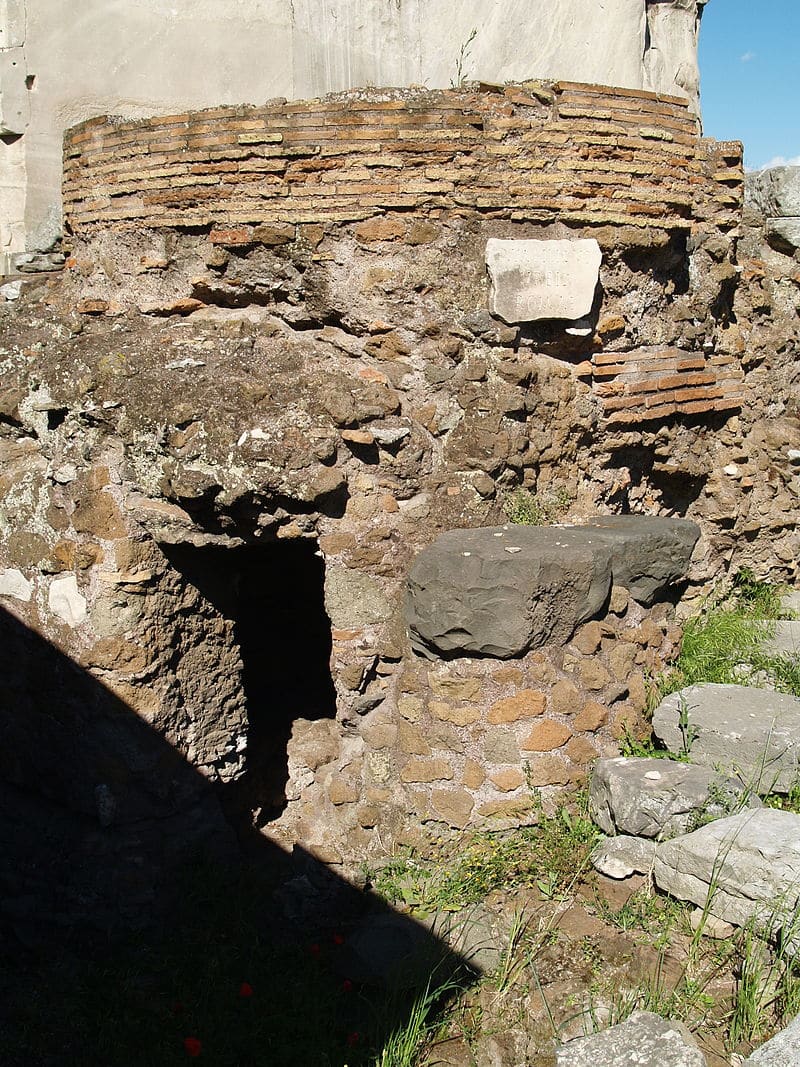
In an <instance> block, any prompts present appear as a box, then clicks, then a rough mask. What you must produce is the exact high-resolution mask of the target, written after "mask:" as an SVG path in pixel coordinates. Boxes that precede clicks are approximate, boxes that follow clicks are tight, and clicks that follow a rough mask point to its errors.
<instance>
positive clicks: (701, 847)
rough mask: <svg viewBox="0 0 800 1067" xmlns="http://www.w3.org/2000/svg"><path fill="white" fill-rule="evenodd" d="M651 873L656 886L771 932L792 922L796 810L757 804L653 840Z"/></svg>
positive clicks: (797, 878) (799, 871) (799, 866)
mask: <svg viewBox="0 0 800 1067" xmlns="http://www.w3.org/2000/svg"><path fill="white" fill-rule="evenodd" d="M653 875H654V878H655V881H656V885H658V886H659V888H660V889H663V890H664V891H665V892H666V893H671V894H672V896H674V897H678V898H679V899H681V900H691V901H692V902H693V903H694V904H697V905H699V906H700V907H704V906H705V905H706V904H707V903H708V909H709V911H710V912H711V913H712V914H713V915H715V916H716V917H717V918H720V919H724V920H725V921H726V922H730V923H734V924H735V925H737V926H744V925H745V924H746V923H747V922H749V921H750V920H751V919H752V920H754V921H755V922H756V924H757V925H758V926H759V928H761V929H763V930H769V931H770V932H771V933H775V932H776V931H777V930H778V929H780V928H781V927H784V926H786V924H787V922H789V923H795V924H796V921H797V920H796V915H795V912H796V909H797V905H798V896H799V895H800V815H795V814H793V813H792V812H789V811H778V810H775V809H772V808H761V809H760V810H758V811H746V812H741V813H740V814H738V815H730V816H728V817H727V818H725V819H717V820H716V822H711V823H708V824H707V825H706V826H701V827H700V829H699V830H695V831H694V832H693V833H691V834H685V835H684V836H683V837H676V838H673V840H672V841H664V842H662V843H661V844H660V845H658V846H657V847H656V854H655V859H654V861H653ZM712 883H713V889H711V888H710V887H711V886H712ZM709 893H711V900H710V901H709ZM793 938H794V932H792V933H790V939H793Z"/></svg>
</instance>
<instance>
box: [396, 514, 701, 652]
mask: <svg viewBox="0 0 800 1067" xmlns="http://www.w3.org/2000/svg"><path fill="white" fill-rule="evenodd" d="M698 535H699V532H698V529H697V527H696V526H695V525H694V524H693V523H691V522H686V521H684V520H681V519H657V518H649V517H645V516H633V515H627V516H609V517H608V518H604V519H600V520H597V521H596V522H594V523H591V524H589V525H586V526H495V527H486V528H484V529H476V530H451V531H449V532H448V533H445V534H442V536H441V537H439V538H438V539H437V540H436V541H435V542H434V543H433V544H432V545H430V546H429V547H428V548H426V549H424V550H423V551H422V552H420V554H419V555H418V556H417V558H416V560H415V562H414V565H413V567H412V568H411V573H410V575H409V596H408V623H409V629H410V633H411V642H412V645H413V647H414V648H415V649H416V650H417V651H418V652H422V653H423V654H424V655H428V656H431V655H437V654H440V655H484V656H497V657H500V658H508V657H511V656H517V655H520V654H521V653H523V652H525V651H527V650H528V649H530V648H537V647H541V646H542V645H546V644H549V643H551V642H565V641H568V640H569V638H570V637H571V636H572V634H573V633H574V631H575V629H576V627H577V626H579V625H580V624H581V623H582V622H585V621H586V619H589V618H591V617H592V615H595V614H596V613H597V612H599V611H600V609H601V608H602V606H603V604H604V603H605V600H606V598H607V596H608V592H609V590H610V588H611V584H612V581H613V583H614V584H616V585H623V586H625V587H626V588H627V589H629V590H630V592H631V594H632V595H633V596H634V597H635V598H636V599H639V600H641V601H642V602H644V603H650V602H652V599H653V597H654V596H655V594H656V593H657V592H658V590H660V589H663V588H664V587H665V586H667V585H669V584H670V583H672V582H675V581H677V580H678V579H679V578H681V577H682V576H683V575H684V574H685V573H686V568H687V567H688V563H689V557H690V556H691V552H692V548H693V547H694V544H695V542H696V541H697V537H698Z"/></svg>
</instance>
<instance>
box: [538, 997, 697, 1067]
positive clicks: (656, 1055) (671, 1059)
mask: <svg viewBox="0 0 800 1067" xmlns="http://www.w3.org/2000/svg"><path fill="white" fill-rule="evenodd" d="M625 1064H630V1065H631V1067H632V1065H633V1064H636V1065H637V1067H706V1064H707V1061H706V1058H705V1056H704V1055H703V1053H702V1052H701V1051H700V1049H699V1048H698V1047H697V1045H696V1044H695V1041H694V1038H693V1037H692V1035H691V1034H690V1033H689V1031H688V1029H687V1028H686V1027H685V1026H684V1025H683V1024H682V1023H679V1022H675V1021H673V1020H669V1019H662V1018H661V1016H660V1015H656V1014H654V1013H653V1012H650V1011H636V1012H634V1013H633V1015H631V1016H630V1017H629V1018H628V1019H626V1021H625V1022H624V1023H620V1024H619V1025H618V1026H612V1027H610V1028H609V1029H608V1030H602V1031H601V1032H600V1033H599V1034H591V1035H590V1036H589V1037H577V1038H575V1039H574V1040H573V1041H570V1042H568V1043H567V1044H566V1045H561V1046H560V1047H559V1048H557V1049H556V1067H623V1065H625Z"/></svg>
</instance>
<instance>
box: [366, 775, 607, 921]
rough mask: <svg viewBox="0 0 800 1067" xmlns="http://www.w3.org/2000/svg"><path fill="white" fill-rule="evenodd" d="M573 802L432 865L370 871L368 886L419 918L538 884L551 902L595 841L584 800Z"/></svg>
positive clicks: (475, 839) (472, 841)
mask: <svg viewBox="0 0 800 1067" xmlns="http://www.w3.org/2000/svg"><path fill="white" fill-rule="evenodd" d="M578 800H579V804H580V807H579V810H577V811H574V812H570V811H569V810H568V809H567V808H566V807H561V808H559V809H558V811H556V812H555V813H554V814H553V815H547V814H545V813H544V812H543V811H541V810H540V811H539V818H538V822H537V823H536V825H534V826H525V827H520V828H519V829H516V830H513V831H508V832H498V833H476V834H473V835H472V836H471V837H470V838H468V839H467V840H463V839H461V840H459V841H458V842H457V843H456V845H455V846H454V847H453V848H452V850H451V851H450V853H448V854H445V855H442V856H441V857H437V858H436V859H435V860H430V859H429V860H423V859H421V858H418V857H416V856H413V855H406V856H400V857H397V858H396V859H395V860H393V861H392V863H391V864H389V865H387V866H385V867H383V868H382V869H380V870H378V871H376V872H374V874H373V875H372V878H371V880H372V882H373V885H374V887H375V889H376V891H377V892H378V893H380V895H381V896H383V897H385V898H386V899H387V900H388V901H389V902H390V903H397V902H402V903H404V904H406V905H407V906H408V907H410V908H411V909H412V910H415V911H419V912H422V913H431V912H434V911H458V910H460V909H461V908H464V907H467V906H468V905H470V904H475V903H477V902H478V901H479V900H482V899H483V897H485V896H486V894H487V893H490V892H491V891H492V890H493V889H509V888H513V887H515V886H529V887H535V886H537V883H539V882H543V883H544V884H545V885H546V887H547V890H548V898H549V899H552V898H553V897H555V896H558V895H559V894H561V893H562V892H564V891H565V890H566V888H567V887H568V886H569V885H570V884H571V883H572V881H573V880H574V878H575V876H576V872H578V871H580V870H582V869H584V868H585V866H586V864H587V863H588V857H589V853H590V852H591V849H592V846H593V845H594V842H595V841H596V840H597V837H598V831H597V829H596V827H595V826H594V825H593V823H592V822H591V821H590V819H589V818H588V816H587V815H586V814H585V807H586V804H587V800H586V798H585V796H580V797H579V798H578Z"/></svg>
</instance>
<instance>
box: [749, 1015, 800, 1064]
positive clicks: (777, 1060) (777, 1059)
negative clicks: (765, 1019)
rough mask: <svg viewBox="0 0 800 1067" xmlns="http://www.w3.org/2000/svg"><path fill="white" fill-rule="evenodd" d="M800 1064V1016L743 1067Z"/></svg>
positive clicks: (757, 1051)
mask: <svg viewBox="0 0 800 1067" xmlns="http://www.w3.org/2000/svg"><path fill="white" fill-rule="evenodd" d="M798 1063H800V1015H798V1016H797V1017H796V1018H795V1019H793V1020H792V1022H790V1023H789V1025H788V1026H787V1027H786V1028H785V1029H784V1030H781V1032H780V1033H779V1034H776V1035H775V1037H773V1038H771V1039H770V1040H769V1041H767V1043H766V1044H765V1045H762V1046H761V1048H759V1049H756V1051H755V1052H754V1053H753V1055H752V1056H750V1057H749V1058H748V1059H746V1060H745V1061H744V1063H743V1064H742V1067H797V1064H798Z"/></svg>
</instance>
